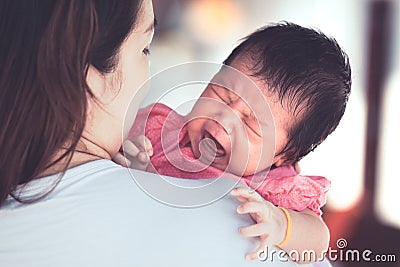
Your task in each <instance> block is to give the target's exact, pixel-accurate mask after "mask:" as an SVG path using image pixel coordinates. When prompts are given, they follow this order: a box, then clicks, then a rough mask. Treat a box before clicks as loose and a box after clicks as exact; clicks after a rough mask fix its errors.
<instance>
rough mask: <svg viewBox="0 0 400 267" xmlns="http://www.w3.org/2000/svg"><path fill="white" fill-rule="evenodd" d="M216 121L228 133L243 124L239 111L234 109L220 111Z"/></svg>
mask: <svg viewBox="0 0 400 267" xmlns="http://www.w3.org/2000/svg"><path fill="white" fill-rule="evenodd" d="M216 122H217V123H218V124H219V126H220V127H222V128H223V129H224V130H225V131H226V132H227V133H228V134H231V133H233V131H234V129H235V128H236V127H238V126H240V125H241V119H240V117H239V113H238V112H237V111H235V110H233V109H229V110H225V111H224V112H222V113H220V115H219V116H217V118H216Z"/></svg>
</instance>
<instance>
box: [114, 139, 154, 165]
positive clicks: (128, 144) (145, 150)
mask: <svg viewBox="0 0 400 267" xmlns="http://www.w3.org/2000/svg"><path fill="white" fill-rule="evenodd" d="M152 155H153V146H152V144H151V142H150V140H149V139H148V138H147V137H146V136H144V135H139V136H138V137H136V138H134V139H133V140H125V141H124V143H123V144H122V147H121V151H120V152H119V153H118V154H117V155H116V156H115V157H114V158H113V160H114V161H115V163H118V164H120V165H122V166H124V167H128V168H133V169H136V170H142V171H145V170H146V169H147V166H148V165H149V163H150V157H151V156H152Z"/></svg>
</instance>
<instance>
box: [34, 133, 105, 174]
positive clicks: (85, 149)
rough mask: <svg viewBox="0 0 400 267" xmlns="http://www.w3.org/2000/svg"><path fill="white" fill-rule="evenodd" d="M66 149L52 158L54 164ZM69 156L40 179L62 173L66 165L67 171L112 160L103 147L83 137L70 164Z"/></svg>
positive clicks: (49, 169)
mask: <svg viewBox="0 0 400 267" xmlns="http://www.w3.org/2000/svg"><path fill="white" fill-rule="evenodd" d="M65 151H66V150H65V149H60V150H59V151H58V152H57V153H56V155H55V156H54V157H53V158H52V162H54V161H56V160H57V159H59V158H60V157H61V156H62V155H63V153H65ZM68 158H69V157H68V156H67V157H65V158H64V159H62V160H60V161H59V162H57V163H56V164H54V165H52V166H50V167H49V168H47V169H46V170H45V171H44V172H42V173H41V174H40V175H39V177H43V176H49V175H52V174H56V173H60V172H62V171H64V170H65V167H66V165H67V164H68V166H67V169H69V168H73V167H76V166H79V165H82V164H85V163H88V162H90V161H94V160H99V159H109V160H111V155H110V154H109V153H108V152H107V150H105V149H104V148H102V147H101V146H99V145H97V144H96V143H94V142H92V141H90V139H87V138H85V137H82V138H81V140H80V141H79V142H78V145H77V147H76V149H75V151H74V152H73V155H72V158H71V160H70V162H69V163H68Z"/></svg>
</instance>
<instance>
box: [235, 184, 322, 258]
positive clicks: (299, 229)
mask: <svg viewBox="0 0 400 267" xmlns="http://www.w3.org/2000/svg"><path fill="white" fill-rule="evenodd" d="M231 193H232V195H234V196H236V198H237V199H238V200H239V201H240V202H242V204H241V205H239V206H238V208H237V211H238V213H239V214H245V213H249V214H250V215H251V216H252V217H253V219H254V220H255V221H256V224H254V225H250V226H247V227H243V228H240V229H239V232H240V233H241V234H242V235H243V236H245V237H259V238H260V246H259V247H258V249H257V251H256V252H253V253H249V254H247V255H246V258H247V259H252V260H253V259H257V256H258V251H260V250H264V248H265V246H267V245H276V246H279V247H280V248H282V249H283V250H284V251H286V252H288V253H289V256H292V259H293V260H294V261H297V262H298V263H308V262H313V261H316V260H318V259H319V258H321V255H323V252H326V250H327V249H328V244H329V230H328V228H327V226H326V224H325V223H324V221H323V220H322V219H321V217H320V216H318V215H316V214H315V213H314V212H312V211H311V210H308V209H306V210H304V211H301V212H297V211H292V210H286V209H285V210H286V211H287V212H288V215H289V216H290V221H291V224H292V225H291V227H292V229H291V230H292V231H291V233H288V229H289V228H290V226H289V220H288V218H287V215H286V214H285V212H284V211H283V210H282V209H281V208H279V207H276V206H275V205H273V204H272V203H271V202H269V201H266V200H264V199H263V198H262V197H261V196H260V195H259V194H258V193H257V192H255V191H254V190H251V189H249V188H243V187H239V188H235V189H234V190H232V192H231ZM288 227H289V228H288ZM289 232H290V230H289ZM287 234H290V235H287ZM293 250H295V251H297V252H298V253H290V252H291V251H293ZM305 250H307V251H310V250H311V251H314V252H315V254H313V253H304V254H305V255H306V256H307V258H302V257H301V256H302V255H303V253H302V252H303V251H305ZM296 255H300V258H296ZM308 255H311V256H313V257H312V258H310V259H309V258H308Z"/></svg>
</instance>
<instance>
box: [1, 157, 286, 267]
mask: <svg viewBox="0 0 400 267" xmlns="http://www.w3.org/2000/svg"><path fill="white" fill-rule="evenodd" d="M132 174H133V176H135V177H140V178H143V179H153V180H154V179H160V178H159V177H158V176H157V175H154V174H150V173H144V172H140V171H132ZM56 178H57V176H49V177H45V178H42V179H38V180H35V181H33V182H32V183H30V184H29V186H27V187H26V188H25V190H24V191H23V193H22V197H23V198H26V197H29V196H32V195H35V194H38V193H43V192H46V191H47V190H48V189H49V186H51V185H52V183H53V182H54V181H56ZM200 181H202V180H200ZM237 205H238V202H237V201H236V200H235V199H234V198H233V197H231V196H229V195H227V196H225V197H223V198H222V199H220V200H218V201H215V202H214V203H212V204H210V205H206V206H203V207H199V208H177V207H171V206H168V205H165V204H163V203H160V202H159V201H157V200H155V199H153V198H151V197H149V196H148V195H147V194H146V193H145V192H143V191H142V190H141V189H140V187H139V186H138V185H137V184H136V183H135V181H134V179H132V175H131V174H130V172H129V171H128V169H126V168H123V167H121V166H119V165H116V164H115V163H113V162H111V161H108V160H98V161H93V162H90V163H86V164H83V165H81V166H77V167H75V168H71V169H69V170H68V171H67V172H66V174H65V175H64V177H63V178H62V180H61V182H60V183H59V184H58V185H57V186H56V188H55V189H54V191H53V192H51V193H50V194H49V195H48V196H47V197H46V198H45V199H43V200H41V201H38V202H35V203H34V204H29V205H25V204H20V203H18V202H16V201H15V200H13V199H12V198H9V199H8V200H7V202H6V203H5V205H3V206H2V207H1V209H0V266H2V267H8V266H10V267H18V266H23V267H26V266H96V267H99V266H202V267H204V266H229V267H233V266H253V265H257V266H258V265H266V264H267V265H268V266H282V265H287V266H293V265H294V263H292V262H282V261H279V259H278V258H277V256H276V255H275V259H274V260H273V263H272V264H271V263H270V262H268V263H267V262H261V261H251V262H249V261H245V259H244V256H245V254H246V253H247V252H251V251H254V250H255V249H256V243H255V242H254V240H249V239H245V238H243V237H241V236H240V235H239V234H238V230H237V229H238V227H240V226H245V225H249V224H251V223H252V221H251V219H250V218H249V217H248V216H247V215H238V214H237V213H236V207H237Z"/></svg>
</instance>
